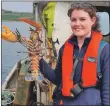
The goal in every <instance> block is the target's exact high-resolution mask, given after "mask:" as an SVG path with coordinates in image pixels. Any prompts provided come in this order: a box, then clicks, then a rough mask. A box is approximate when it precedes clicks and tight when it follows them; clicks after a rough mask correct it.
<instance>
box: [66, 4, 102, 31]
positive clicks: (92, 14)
mask: <svg viewBox="0 0 110 106" xmlns="http://www.w3.org/2000/svg"><path fill="white" fill-rule="evenodd" d="M75 9H77V10H84V11H85V12H87V13H88V14H89V16H90V17H91V18H93V17H96V22H95V24H94V25H93V27H92V30H94V31H100V25H99V17H98V16H97V15H96V12H97V10H96V8H95V7H94V6H93V5H92V4H90V3H74V4H72V5H71V6H70V9H69V10H68V16H69V17H71V14H72V12H73V10H75Z"/></svg>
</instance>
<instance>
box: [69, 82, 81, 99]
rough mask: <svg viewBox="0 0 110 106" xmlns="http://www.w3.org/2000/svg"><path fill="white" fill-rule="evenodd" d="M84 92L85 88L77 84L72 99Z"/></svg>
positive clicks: (71, 92)
mask: <svg viewBox="0 0 110 106" xmlns="http://www.w3.org/2000/svg"><path fill="white" fill-rule="evenodd" d="M82 91H83V87H82V86H81V84H75V85H74V87H73V88H72V89H71V91H70V95H71V97H75V96H77V95H78V94H80V93H81V92H82Z"/></svg>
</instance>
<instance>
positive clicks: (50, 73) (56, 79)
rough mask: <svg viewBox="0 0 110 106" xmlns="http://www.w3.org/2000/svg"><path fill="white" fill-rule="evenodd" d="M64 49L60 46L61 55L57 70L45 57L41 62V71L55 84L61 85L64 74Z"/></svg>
mask: <svg viewBox="0 0 110 106" xmlns="http://www.w3.org/2000/svg"><path fill="white" fill-rule="evenodd" d="M62 49H63V48H60V50H59V56H58V59H57V65H56V68H55V70H53V69H52V68H51V67H50V66H49V65H48V64H47V63H46V61H45V60H44V59H41V60H40V62H39V67H40V71H41V73H42V74H43V75H44V76H45V77H46V78H47V79H48V80H49V81H51V82H52V83H54V84H55V85H59V84H60V83H61V79H62V77H61V76H62V75H61V70H62V61H61V60H62Z"/></svg>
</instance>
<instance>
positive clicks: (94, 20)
mask: <svg viewBox="0 0 110 106" xmlns="http://www.w3.org/2000/svg"><path fill="white" fill-rule="evenodd" d="M92 23H93V25H92V26H94V25H95V23H96V17H93V18H92Z"/></svg>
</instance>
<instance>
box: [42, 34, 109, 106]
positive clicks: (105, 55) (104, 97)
mask: <svg viewBox="0 0 110 106" xmlns="http://www.w3.org/2000/svg"><path fill="white" fill-rule="evenodd" d="M90 40H91V37H88V38H85V40H84V43H83V46H82V48H81V49H80V50H79V47H78V43H77V37H76V36H73V37H72V38H71V39H69V41H68V42H69V43H71V44H74V56H76V57H80V58H83V57H84V54H85V52H86V49H87V47H88V44H89V42H90ZM63 49H64V45H63V46H62V47H61V48H60V50H59V56H58V61H57V65H56V68H55V70H53V69H51V67H50V66H49V65H48V64H47V63H46V62H45V61H44V60H43V59H41V60H40V70H41V72H42V73H43V74H44V76H45V77H46V78H48V79H49V80H50V81H51V82H52V83H54V84H55V85H57V86H59V85H60V84H61V83H62V74H61V73H62V53H63ZM109 49H110V44H107V45H106V46H105V47H104V48H103V50H102V53H101V71H102V85H101V88H100V90H99V89H96V88H86V89H84V90H83V92H82V93H81V94H79V95H78V96H77V97H76V98H74V99H73V98H71V97H64V96H62V95H59V96H58V97H57V99H56V102H57V103H56V104H57V105H58V102H59V100H60V99H63V100H64V105H102V104H104V105H110V85H109V81H110V79H109V78H110V68H109V62H110V53H109ZM82 64H83V63H82V61H79V62H78V64H77V66H76V70H77V71H75V74H74V77H73V80H74V82H75V83H79V82H80V81H81V74H82Z"/></svg>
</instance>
